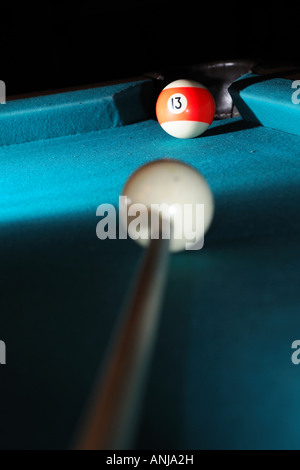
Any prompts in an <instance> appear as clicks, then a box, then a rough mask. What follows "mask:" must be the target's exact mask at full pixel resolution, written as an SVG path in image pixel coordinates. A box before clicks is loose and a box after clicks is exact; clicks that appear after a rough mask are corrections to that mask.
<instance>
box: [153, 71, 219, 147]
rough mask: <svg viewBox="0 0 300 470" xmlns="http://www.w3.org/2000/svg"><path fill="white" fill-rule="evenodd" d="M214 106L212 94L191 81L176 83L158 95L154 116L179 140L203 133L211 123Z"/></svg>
mask: <svg viewBox="0 0 300 470" xmlns="http://www.w3.org/2000/svg"><path fill="white" fill-rule="evenodd" d="M214 114H215V103H214V99H213V97H212V95H211V93H210V92H209V91H208V89H207V88H205V87H204V86H203V85H201V83H198V82H195V81H194V80H175V82H172V83H170V84H169V85H167V86H166V87H165V88H164V89H163V90H162V92H161V93H160V95H159V97H158V99H157V102H156V116H157V120H158V122H159V124H160V125H161V127H162V128H163V129H164V130H165V131H166V132H167V133H168V134H170V135H172V136H174V137H178V138H179V139H191V138H193V137H198V136H199V135H201V134H203V132H205V131H206V129H207V128H208V127H209V126H210V124H211V123H212V121H213V118H214Z"/></svg>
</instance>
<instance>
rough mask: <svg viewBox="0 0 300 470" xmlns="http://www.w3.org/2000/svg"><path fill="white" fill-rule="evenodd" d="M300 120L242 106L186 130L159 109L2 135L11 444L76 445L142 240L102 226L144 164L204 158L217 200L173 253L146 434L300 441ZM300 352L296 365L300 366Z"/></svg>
mask: <svg viewBox="0 0 300 470" xmlns="http://www.w3.org/2000/svg"><path fill="white" fill-rule="evenodd" d="M299 143H300V140H299V136H296V135H291V134H287V133H284V132H281V131H276V130H271V129H267V128H264V127H261V126H259V127H258V126H255V125H254V124H251V123H248V122H246V121H243V120H241V119H236V120H228V121H219V122H214V123H213V125H212V126H211V127H210V129H209V130H208V131H207V132H206V133H205V134H204V135H203V136H202V137H200V138H198V139H193V140H186V141H182V140H177V139H174V138H172V137H170V136H169V135H167V134H166V133H164V131H163V130H162V129H161V128H160V126H159V125H158V123H157V122H156V121H154V120H151V119H147V120H145V121H141V122H137V123H134V124H129V125H126V126H122V125H121V124H118V127H112V128H109V129H102V130H97V131H92V132H84V133H82V134H77V135H66V136H60V137H55V138H51V139H46V140H42V139H40V140H36V141H32V142H26V143H22V144H17V145H9V146H3V147H1V148H0V166H1V168H2V171H1V174H0V188H1V199H0V221H1V222H0V223H1V233H0V239H1V259H2V262H1V266H2V276H1V298H0V312H1V314H0V339H2V340H4V341H5V342H6V345H7V364H6V365H5V366H0V379H1V389H0V413H1V422H0V448H65V447H68V446H69V445H70V442H71V440H72V436H73V434H74V430H75V429H76V426H77V424H78V420H79V418H80V414H81V412H82V409H83V406H84V403H85V400H86V397H87V395H88V392H89V390H90V387H91V385H92V383H93V380H94V378H95V375H96V373H97V371H98V368H99V366H101V360H102V359H103V357H104V353H105V350H106V347H107V344H108V341H109V338H110V335H111V333H112V331H113V329H114V325H115V322H116V321H117V319H118V314H119V312H120V310H121V306H122V303H123V299H124V296H125V294H126V292H127V288H128V285H129V280H130V278H132V276H133V274H134V272H135V270H136V267H137V265H138V263H139V259H140V256H141V255H142V253H143V251H142V249H141V248H140V247H138V246H137V245H135V243H134V242H132V241H131V240H123V241H120V240H106V241H100V240H98V239H97V238H96V233H95V230H96V224H97V221H98V219H97V217H96V208H97V206H98V205H99V204H101V203H104V202H106V203H112V204H115V205H117V203H118V196H119V194H120V192H121V189H122V187H123V184H124V182H125V181H126V179H127V178H128V176H129V175H130V174H131V173H132V172H133V171H134V170H135V169H136V168H137V167H138V166H139V165H141V164H143V163H145V162H149V161H151V160H153V159H159V158H165V157H167V158H168V157H171V158H178V159H181V160H184V161H185V162H187V163H189V164H191V165H193V166H195V167H196V168H198V169H199V170H200V171H201V172H202V174H203V175H204V176H205V177H206V179H207V181H208V182H209V184H210V186H211V188H212V190H213V193H214V196H215V201H216V214H215V220H214V222H213V225H212V228H211V230H210V232H209V233H208V234H207V236H206V239H205V244H204V248H203V250H201V251H199V252H183V253H179V254H176V255H173V256H172V257H171V260H170V275H169V279H168V284H167V289H166V296H165V301H164V308H163V312H162V317H161V323H160V328H159V334H158V338H157V344H156V348H155V354H154V359H153V363H152V366H151V370H150V371H149V372H150V373H149V380H148V384H147V391H146V397H145V401H144V405H143V409H142V413H141V422H140V428H139V435H138V441H137V446H138V447H139V448H173V449H174V448H178V449H179V448H206V449H210V448H225V449H231V448H299V447H300V446H299V432H300V420H299V404H298V403H299V401H298V396H299V392H300V376H299V373H300V369H298V368H297V366H295V365H294V364H292V362H291V354H292V350H291V344H292V342H293V341H294V340H295V339H299V338H300V316H299V290H298V280H299V274H300V267H299V262H298V260H299V254H300V253H299V251H300V244H299V241H298V240H299V228H300V223H299V222H300V217H299V210H298V205H299V192H300V190H299V183H300V172H299V169H300V159H299V157H300V150H299V149H300V147H299ZM299 367H300V366H299Z"/></svg>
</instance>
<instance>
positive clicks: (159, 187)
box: [121, 159, 214, 252]
mask: <svg viewBox="0 0 300 470" xmlns="http://www.w3.org/2000/svg"><path fill="white" fill-rule="evenodd" d="M122 195H123V196H127V205H126V207H122V213H123V214H124V213H125V211H126V214H128V210H129V211H130V207H131V206H132V205H133V204H143V205H144V206H146V207H147V208H148V211H149V209H150V208H151V205H152V204H159V205H160V204H165V207H164V208H163V210H162V211H161V212H160V213H161V215H162V217H163V218H165V217H167V220H168V218H170V214H171V217H173V223H174V226H175V225H176V217H179V218H180V221H184V222H183V224H186V225H187V218H188V217H190V216H189V215H188V216H185V217H182V213H183V212H182V211H183V210H184V204H189V205H190V207H192V208H193V210H192V212H191V213H192V216H191V217H192V219H193V220H192V221H191V220H190V219H191V217H190V218H189V220H188V225H189V227H191V224H192V227H193V229H195V227H198V225H199V224H197V225H196V222H195V220H194V219H196V210H195V207H196V204H203V205H204V224H202V227H201V233H196V236H195V237H194V240H193V239H191V238H190V237H189V238H186V237H185V233H184V232H185V231H184V229H183V230H182V237H181V238H180V239H176V238H174V237H172V236H171V237H170V238H171V241H170V251H172V252H176V251H181V250H184V249H186V243H189V244H190V245H191V244H193V243H194V245H196V243H197V242H198V240H199V239H202V238H203V235H204V233H205V232H206V231H207V229H208V227H209V226H210V224H211V221H212V218H213V213H214V200H213V195H212V192H211V190H210V188H209V186H208V184H207V182H206V181H205V179H204V178H203V176H202V175H201V174H200V173H199V172H198V171H197V170H196V169H194V168H193V167H191V166H190V165H187V164H186V163H183V162H181V161H179V160H172V159H163V160H155V161H153V162H151V163H147V164H146V165H143V166H142V167H140V168H138V169H137V170H136V171H135V172H134V173H133V174H132V175H131V177H130V178H129V180H128V181H127V183H126V184H125V187H124V189H123V193H122ZM174 204H175V205H177V207H176V206H174ZM135 207H136V206H135ZM180 208H181V210H180ZM132 209H135V208H134V207H133V208H132ZM133 212H134V211H133ZM134 213H135V212H134ZM135 214H136V215H138V213H137V212H136V213H135ZM131 215H132V216H133V214H131ZM131 220H132V218H130V217H129V218H128V219H127V220H126V219H123V218H121V221H122V223H123V225H125V224H127V227H126V229H128V234H129V236H130V238H133V239H135V240H136V241H137V242H138V243H140V244H141V245H142V246H147V245H148V244H149V238H150V225H151V224H150V217H148V218H147V220H145V218H144V221H145V223H144V224H143V221H142V219H141V223H140V226H139V235H138V238H137V235H136V233H137V231H136V230H135V235H134V232H133V231H132V230H131V229H130V225H131V223H130V222H131ZM183 228H184V227H183ZM135 229H136V227H135ZM195 231H196V230H195Z"/></svg>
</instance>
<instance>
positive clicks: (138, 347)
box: [75, 234, 170, 450]
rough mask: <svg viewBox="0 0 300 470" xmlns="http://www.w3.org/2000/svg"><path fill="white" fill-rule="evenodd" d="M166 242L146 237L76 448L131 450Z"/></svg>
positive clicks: (163, 278) (162, 278)
mask: <svg viewBox="0 0 300 470" xmlns="http://www.w3.org/2000/svg"><path fill="white" fill-rule="evenodd" d="M169 244H170V240H169V239H163V238H162V237H161V234H160V236H159V238H158V239H151V240H150V244H149V246H148V248H147V250H146V253H145V256H144V259H143V262H142V265H141V268H140V270H139V272H138V276H137V278H136V280H135V284H134V288H133V291H132V293H131V297H130V300H129V302H128V303H127V307H126V308H125V311H124V315H123V316H122V318H121V324H120V325H119V330H118V331H117V334H116V336H115V339H114V341H113V343H112V349H111V351H110V354H109V357H108V361H107V363H106V368H105V369H104V374H103V376H102V378H101V376H100V381H99V382H98V384H97V385H96V387H95V390H94V393H93V395H92V398H91V401H90V403H89V407H88V410H87V413H86V416H85V419H84V424H83V427H82V431H81V433H80V435H79V439H78V441H77V443H76V445H75V448H76V449H78V450H79V449H81V450H97V449H105V450H114V449H116V450H117V449H119V450H120V449H122V450H123V449H132V448H133V447H132V446H133V445H134V438H135V433H136V427H137V424H138V416H139V409H140V405H141V401H142V396H143V389H144V385H145V381H146V377H147V371H148V369H149V363H150V359H151V352H152V349H153V344H154V341H155V336H156V334H155V333H156V329H157V324H158V319H159V311H160V306H161V303H162V298H163V291H164V287H165V282H166V277H167V266H168V259H169Z"/></svg>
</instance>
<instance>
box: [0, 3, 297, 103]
mask: <svg viewBox="0 0 300 470" xmlns="http://www.w3.org/2000/svg"><path fill="white" fill-rule="evenodd" d="M262 5H263V4H262V2H261V3H260V5H257V4H256V3H253V2H242V1H241V2H237V3H234V2H222V1H220V0H219V1H217V2H212V1H210V2H206V3H204V2H195V1H190V2H183V1H182V0H181V1H178V2H168V1H162V0H161V1H152V2H149V1H145V2H143V1H130V0H129V1H126V2H114V1H111V2H90V1H85V2H81V3H76V2H74V3H70V2H63V1H62V2H60V3H59V4H53V2H51V3H50V2H40V3H39V6H31V5H29V4H28V3H26V2H24V3H23V4H22V5H18V4H11V5H10V4H5V6H2V5H1V19H0V23H1V25H0V26H1V29H0V40H1V62H0V79H1V80H4V81H5V82H6V86H7V95H12V94H16V93H23V92H33V91H39V90H47V89H53V88H62V87H68V86H80V85H85V84H90V83H97V82H103V81H109V80H115V79H119V78H126V77H133V76H136V75H140V74H143V73H144V72H152V71H160V70H162V69H168V68H169V67H174V66H178V65H179V66H180V65H190V64H197V63H203V62H206V61H212V60H219V59H220V60H222V59H236V58H243V59H245V58H254V59H258V60H259V61H262V62H264V61H269V62H277V61H286V60H295V59H296V60H298V58H299V51H300V44H299V43H300V40H299V39H300V34H299V30H300V27H299V21H300V6H299V2H297V3H296V2H286V5H284V4H283V3H282V2H274V3H273V5H270V6H268V7H267V6H262Z"/></svg>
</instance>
